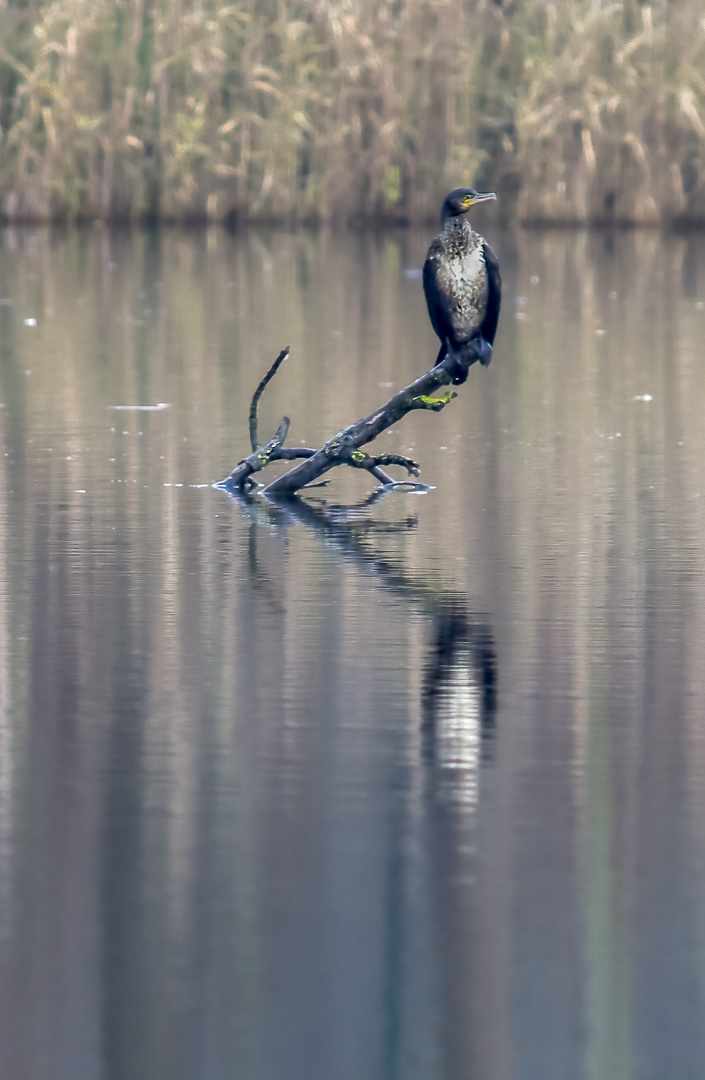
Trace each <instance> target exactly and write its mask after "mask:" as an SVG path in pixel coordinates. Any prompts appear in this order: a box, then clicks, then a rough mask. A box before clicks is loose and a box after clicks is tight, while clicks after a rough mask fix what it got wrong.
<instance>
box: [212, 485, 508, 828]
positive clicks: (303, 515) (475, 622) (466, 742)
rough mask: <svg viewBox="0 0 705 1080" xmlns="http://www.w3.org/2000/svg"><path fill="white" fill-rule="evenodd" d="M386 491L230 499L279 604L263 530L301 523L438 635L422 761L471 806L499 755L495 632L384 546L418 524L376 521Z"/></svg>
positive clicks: (437, 578)
mask: <svg viewBox="0 0 705 1080" xmlns="http://www.w3.org/2000/svg"><path fill="white" fill-rule="evenodd" d="M387 496H388V493H387V492H385V491H384V489H380V490H377V491H375V492H373V494H372V495H370V496H369V497H368V498H367V499H365V500H364V501H363V502H361V503H358V504H356V505H352V506H351V505H338V504H334V503H325V502H322V501H321V502H320V503H317V504H314V503H312V502H311V501H304V500H302V499H298V498H292V499H287V500H286V501H278V502H269V501H266V500H262V499H259V498H257V497H255V496H252V495H249V494H239V493H238V494H235V495H232V496H231V498H233V499H234V501H236V502H237V503H238V504H239V505H240V506H241V507H242V508H243V509H244V510H245V511H246V512H247V513H249V515H250V518H251V531H250V539H249V570H250V577H251V579H252V581H253V583H254V585H255V587H256V588H257V589H258V590H259V591H261V592H262V593H263V594H264V595H265V597H267V598H269V599H270V600H271V599H272V598H274V601H273V602H275V603H278V601H276V588H275V585H274V581H273V579H272V577H271V576H269V575H268V574H267V573H266V572H265V571H264V570H263V568H262V567H261V565H260V562H259V559H258V557H257V534H258V531H259V529H260V528H261V527H262V525H263V524H266V525H267V526H268V527H271V526H274V527H275V528H279V529H281V530H283V531H285V530H286V528H287V527H288V525H290V524H292V523H300V524H303V525H305V526H306V527H307V528H309V529H311V530H312V531H314V532H316V533H318V534H319V535H320V536H321V537H323V538H324V539H325V541H326V543H328V544H332V545H333V546H334V547H336V548H337V549H338V550H339V551H340V552H341V554H342V555H343V556H344V557H345V558H346V559H352V560H353V561H354V562H355V563H356V565H357V566H359V567H360V568H361V569H363V570H365V571H367V572H369V573H372V575H373V576H374V578H375V580H376V581H377V582H378V583H379V584H380V585H382V587H383V588H385V589H387V590H390V591H391V592H393V593H395V594H396V595H398V596H402V597H403V598H404V599H405V600H406V601H407V602H408V603H409V604H410V605H411V606H412V607H413V608H416V609H417V610H420V611H421V612H423V614H424V615H425V616H426V617H427V618H428V621H429V623H430V627H431V633H430V639H431V640H430V644H429V646H428V647H427V651H426V656H425V659H424V665H423V678H422V686H421V701H420V715H421V744H420V745H421V755H422V760H423V764H424V765H425V766H426V767H427V769H428V770H429V771H430V772H431V774H432V775H433V776H435V777H436V779H437V781H438V784H437V785H436V786H437V787H438V788H439V789H440V790H441V791H442V792H443V793H444V794H445V795H447V796H448V797H449V798H450V799H451V800H452V801H453V802H455V803H457V804H462V805H464V806H465V807H466V808H467V807H474V806H475V804H476V803H477V799H478V791H479V772H480V767H481V765H483V764H487V763H489V762H491V761H493V759H494V735H495V725H496V711H497V660H496V654H495V649H494V642H493V636H492V629H491V627H490V625H489V622H488V620H487V618H486V617H484V616H482V615H480V614H478V613H477V612H475V611H474V610H473V609H472V607H471V605H470V604H469V603H468V600H467V597H465V596H464V595H463V594H462V593H461V592H459V591H458V590H456V589H454V588H452V587H451V586H450V585H449V584H448V583H447V582H446V581H444V580H443V577H442V575H440V574H435V575H434V574H429V573H426V574H425V575H424V576H420V575H416V574H413V573H410V572H409V571H408V569H407V567H406V566H405V563H404V559H403V558H402V557H401V556H400V555H399V554H398V553H395V554H389V553H388V552H387V551H385V550H384V549H383V548H382V547H381V545H380V540H381V538H383V537H388V536H393V535H394V534H403V533H408V532H410V531H412V530H414V529H415V528H416V526H417V524H418V519H417V518H416V517H415V516H412V515H409V516H406V517H403V518H400V519H399V520H397V521H391V522H390V521H383V520H377V519H375V518H373V517H372V516H371V514H370V511H371V509H372V507H374V506H375V505H376V504H378V503H380V502H381V500H382V499H384V498H385V497H387Z"/></svg>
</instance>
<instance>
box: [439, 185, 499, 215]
mask: <svg viewBox="0 0 705 1080" xmlns="http://www.w3.org/2000/svg"><path fill="white" fill-rule="evenodd" d="M496 198H497V196H496V195H495V193H494V191H475V189H474V188H462V187H460V188H456V189H455V191H451V193H450V195H448V196H446V200H445V202H444V203H443V208H442V210H441V222H442V223H443V224H445V222H446V221H447V220H448V218H453V217H460V215H461V214H467V212H468V210H470V209H472V207H473V206H477V204H478V203H481V202H487V201H488V200H489V199H496Z"/></svg>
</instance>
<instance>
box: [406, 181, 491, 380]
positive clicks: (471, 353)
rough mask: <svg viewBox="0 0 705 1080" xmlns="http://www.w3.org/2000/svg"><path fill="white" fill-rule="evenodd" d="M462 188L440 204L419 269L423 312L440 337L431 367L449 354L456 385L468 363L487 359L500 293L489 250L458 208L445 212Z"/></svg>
mask: <svg viewBox="0 0 705 1080" xmlns="http://www.w3.org/2000/svg"><path fill="white" fill-rule="evenodd" d="M463 190H464V189H458V192H455V193H451V195H449V196H448V199H447V200H446V203H444V210H443V217H442V220H443V231H442V232H441V233H439V234H438V236H436V237H435V239H434V240H433V241H432V243H431V246H430V247H429V249H428V255H427V257H426V262H425V263H424V268H423V286H424V292H425V294H426V303H427V304H428V313H429V316H430V318H431V324H432V326H433V329H434V330H435V332H436V334H437V335H438V337H439V338H440V339H441V350H440V352H439V354H438V359H437V361H436V363H440V362H441V361H442V360H443V359H444V357H445V356H446V354H447V353H449V352H450V353H451V355H452V356H453V357H454V358H455V360H456V363H455V365H454V376H453V381H454V382H456V383H458V382H463V381H464V380H465V378H467V369H468V367H469V366H470V365H471V364H473V363H475V362H476V361H477V360H479V361H480V363H481V364H483V365H484V366H487V365H488V364H489V362H490V360H491V358H492V345H493V343H494V337H495V331H496V329H497V319H498V317H499V306H500V302H501V289H502V286H501V279H500V274H499V263H498V261H497V257H496V256H495V254H494V252H493V251H492V249H491V248H490V247H489V245H488V244H487V243H485V240H484V239H483V237H482V236H480V234H479V233H477V232H475V230H474V229H473V228H472V226H471V225H470V223H469V222H468V221H467V220H466V219H465V218H464V217H463V216H462V212H463V211H462V210H459V209H448V206H449V203H450V205H451V206H452V205H453V202H452V200H453V196H454V195H457V194H458V193H459V192H462V191H463ZM473 194H474V195H476V194H477V193H475V192H473ZM493 197H494V196H492V198H493ZM478 198H479V197H478Z"/></svg>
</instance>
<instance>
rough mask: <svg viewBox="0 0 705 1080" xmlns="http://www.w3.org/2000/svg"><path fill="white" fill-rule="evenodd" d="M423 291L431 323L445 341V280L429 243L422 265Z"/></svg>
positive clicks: (446, 328)
mask: <svg viewBox="0 0 705 1080" xmlns="http://www.w3.org/2000/svg"><path fill="white" fill-rule="evenodd" d="M423 291H424V293H425V294H426V304H427V305H428V314H429V316H430V319H431V325H432V327H433V329H434V330H435V331H436V333H437V334H438V336H439V338H440V339H441V341H445V339H446V337H447V336H448V333H449V331H450V327H449V325H448V320H447V317H446V314H445V310H444V304H443V297H444V293H445V281H444V280H443V275H442V267H441V264H440V261H439V259H438V253H437V252H436V251H435V250H434V244H431V247H430V248H429V250H428V257H427V259H426V262H425V263H424V265H423Z"/></svg>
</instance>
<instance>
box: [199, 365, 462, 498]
mask: <svg viewBox="0 0 705 1080" xmlns="http://www.w3.org/2000/svg"><path fill="white" fill-rule="evenodd" d="M288 355H289V349H288V348H286V349H282V351H281V352H280V353H279V356H278V357H277V358H276V360H275V361H274V363H273V364H272V366H271V367H270V369H269V371H268V372H267V374H266V375H265V376H264V378H263V379H262V381H261V382H260V384H259V386H258V387H257V389H256V390H255V393H254V395H253V398H252V404H251V406H250V442H251V444H252V453H251V454H249V455H248V456H247V457H246V458H243V459H242V461H240V462H238V464H237V465H236V467H235V468H234V469H233V471H232V472H231V474H230V476H228V477H226V479H225V480H221V482H220V483H219V484H217V485H216V487H220V488H223V489H224V490H226V491H231V492H232V491H237V490H240V491H243V490H248V489H250V488H252V487H255V486H256V482H255V481H254V480H252V479H251V477H252V473H254V472H259V471H260V470H261V469H264V468H266V466H267V465H269V464H270V463H271V462H272V461H292V460H295V459H297V458H300V459H303V460H302V461H301V462H300V464H298V465H295V466H294V467H293V468H291V469H289V471H288V472H286V473H284V474H283V475H282V476H279V477H277V479H276V480H273V481H272V482H271V483H270V484H268V485H267V486H266V487H265V488H264V492H263V494H265V495H272V496H277V497H281V496H289V495H293V494H294V493H295V492H296V491H299V490H300V489H301V488H303V487H307V486H309V485H311V484H313V483H314V482H315V481H317V480H318V479H319V477H321V476H323V474H324V473H326V472H328V471H329V470H330V469H333V468H335V466H337V465H349V466H351V467H352V468H354V469H366V470H367V472H369V473H370V474H371V475H372V476H374V478H375V479H376V480H378V481H379V482H380V483H381V484H384V485H390V484H394V483H395V481H394V478H393V477H392V476H390V475H389V473H387V472H386V471H385V470H384V469H383V468H382V466H383V465H399V466H401V467H402V468H404V469H406V470H407V472H408V474H409V475H410V476H418V475H419V474H420V471H421V470H420V467H419V465H418V463H417V462H415V461H412V459H411V458H407V457H404V456H403V455H401V454H379V455H377V456H374V455H371V454H368V453H367V452H366V451H364V450H362V449H361V447H363V446H365V445H366V444H367V443H370V442H372V441H373V440H374V439H376V438H377V436H378V435H380V434H381V433H382V432H383V431H385V430H386V429H387V428H390V427H391V426H392V425H393V424H395V423H397V422H398V421H399V420H401V419H402V417H404V416H406V414H407V413H409V412H412V411H413V410H414V409H427V410H430V411H432V412H440V410H441V409H443V408H445V406H446V405H448V403H449V402H450V401H452V400H453V398H455V397H457V396H458V395H457V394H456V392H455V391H454V390H446V391H445V393H443V394H440V395H439V396H438V397H432V396H431V395H432V394H433V393H434V391H436V390H438V389H439V388H440V387H441V386H447V385H448V384H449V383H451V382H453V375H457V362H458V361H457V358H455V359H453V358H449V357H446V359H445V360H443V361H442V362H441V363H440V364H437V365H436V366H435V367H433V368H431V370H430V371H427V372H426V374H425V375H422V376H421V377H420V378H418V379H415V380H414V382H412V383H409V385H408V386H405V387H404V389H403V390H399V391H398V392H397V393H396V394H394V396H393V397H392V398H390V400H389V401H388V402H387V404H386V405H383V406H382V407H381V408H379V409H377V410H376V411H375V412H373V413H370V415H369V416H365V417H363V418H362V419H361V420H358V421H357V422H356V423H354V424H349V425H348V427H346V428H344V429H343V430H342V431H339V432H338V434H337V435H334V436H333V438H332V439H329V440H328V442H326V444H325V445H324V446H322V447H321V448H320V449H318V450H313V449H311V448H309V447H295V448H289V449H287V448H285V447H284V445H283V444H284V442H285V440H286V437H287V435H288V432H289V418H288V417H286V416H285V417H284V419H283V420H282V422H281V424H280V425H279V428H278V430H277V433H276V435H275V436H274V438H273V439H271V440H270V442H268V443H267V444H266V446H260V445H259V444H258V432H257V406H258V404H259V400H260V398H261V396H262V394H263V393H264V391H265V389H266V387H267V385H268V384H269V383H270V382H271V380H272V379H273V378H274V376H275V375H276V373H277V371H278V370H279V367H280V366H281V364H282V363H283V361H284V360H285V359H286V358H287V356H288ZM451 362H452V363H453V365H454V367H453V374H451V373H450V371H449V370H448V366H449V365H450V364H451Z"/></svg>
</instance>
